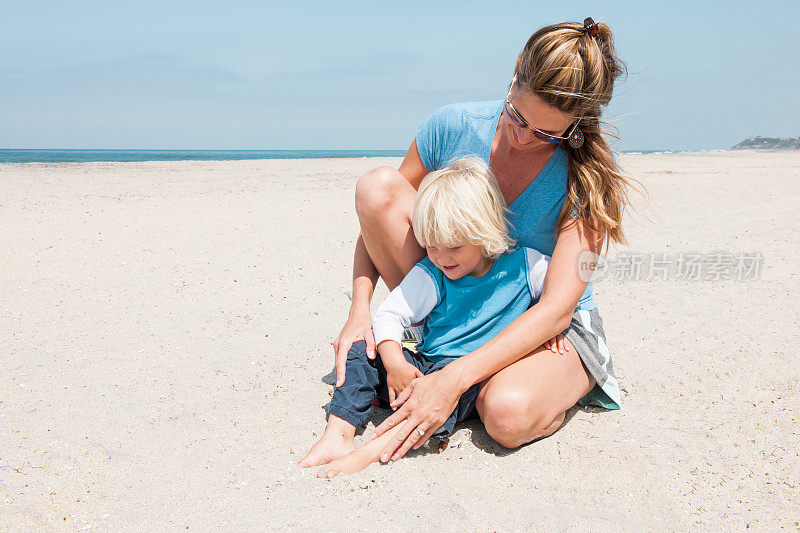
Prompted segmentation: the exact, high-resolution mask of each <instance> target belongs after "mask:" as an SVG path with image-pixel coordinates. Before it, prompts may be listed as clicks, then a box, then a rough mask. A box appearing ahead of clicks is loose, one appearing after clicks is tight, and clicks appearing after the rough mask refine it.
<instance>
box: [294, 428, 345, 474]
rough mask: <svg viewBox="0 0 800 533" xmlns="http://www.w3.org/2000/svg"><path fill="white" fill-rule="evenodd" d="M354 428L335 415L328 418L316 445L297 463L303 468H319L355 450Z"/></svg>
mask: <svg viewBox="0 0 800 533" xmlns="http://www.w3.org/2000/svg"><path fill="white" fill-rule="evenodd" d="M355 436H356V428H355V427H354V426H353V425H352V424H350V423H349V422H345V421H344V420H342V419H341V418H339V417H338V416H336V415H329V416H328V425H327V426H325V433H324V434H323V435H322V438H321V439H319V441H317V443H316V444H315V445H314V446H312V447H311V449H310V450H309V451H308V453H307V454H306V456H305V457H303V458H302V459H300V461H298V462H297V464H298V465H300V466H302V467H303V468H308V467H309V466H319V465H322V464H325V463H329V462H331V461H333V460H334V459H338V458H339V457H342V456H344V455H347V454H348V453H350V452H352V451H353V450H355V449H356V445H355V442H354V441H353V439H354V438H355Z"/></svg>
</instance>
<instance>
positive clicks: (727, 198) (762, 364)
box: [0, 152, 800, 531]
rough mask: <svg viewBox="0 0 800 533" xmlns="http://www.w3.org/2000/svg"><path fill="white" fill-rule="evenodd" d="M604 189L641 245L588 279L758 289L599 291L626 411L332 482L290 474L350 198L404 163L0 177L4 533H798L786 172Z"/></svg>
mask: <svg viewBox="0 0 800 533" xmlns="http://www.w3.org/2000/svg"><path fill="white" fill-rule="evenodd" d="M621 162H622V164H623V165H624V167H625V168H626V169H627V170H628V172H630V173H631V174H632V175H634V176H636V177H638V178H639V179H641V181H642V182H643V183H644V184H645V186H646V187H647V188H648V190H649V193H650V204H649V206H645V207H646V209H648V210H649V211H648V212H649V216H650V218H651V221H648V220H646V219H645V218H644V217H643V216H634V217H631V218H629V219H628V221H627V225H626V227H627V231H628V235H629V239H630V246H628V247H626V248H624V249H614V250H612V251H611V253H610V254H609V255H611V254H616V253H619V251H620V250H621V251H623V252H626V251H627V252H641V253H650V252H666V253H669V254H678V253H680V252H692V251H694V252H699V253H703V254H707V253H711V252H714V251H729V252H732V253H738V252H746V253H753V252H761V253H762V254H763V256H764V263H763V268H762V271H761V273H760V276H759V279H757V280H753V281H735V280H719V281H713V280H712V281H682V280H675V279H668V280H659V279H655V280H650V281H643V280H641V281H625V280H616V279H613V278H611V277H610V278H606V279H603V280H601V281H599V282H597V284H596V299H597V301H598V304H599V308H600V312H601V314H602V316H603V318H604V326H605V330H606V333H607V336H608V342H609V345H610V349H611V351H612V354H613V357H614V363H615V369H616V371H617V375H618V377H619V379H620V382H621V385H622V387H623V389H624V396H623V405H622V410H620V411H604V410H601V409H573V410H571V411H570V412H569V416H568V421H567V422H566V424H565V425H564V426H563V427H562V428H561V429H560V430H559V431H558V432H556V433H555V434H554V435H553V436H551V437H550V438H547V439H544V440H541V441H539V442H536V443H533V444H531V445H527V446H524V447H522V448H520V449H518V450H515V451H510V450H506V449H503V448H501V447H500V446H498V445H496V444H494V443H493V442H492V440H491V439H490V438H489V437H488V435H487V434H486V433H485V431H484V430H483V428H482V426H481V425H480V423H478V422H477V421H471V422H468V423H467V424H465V425H462V426H460V428H459V429H458V431H457V432H456V434H455V435H454V436H453V437H451V439H450V443H449V446H448V448H447V449H446V450H445V451H443V452H442V453H436V452H435V451H434V450H432V449H423V450H420V451H419V452H416V453H412V454H410V455H409V456H408V457H407V458H404V459H403V460H401V461H399V462H397V463H393V464H388V465H372V466H371V467H369V468H368V469H367V470H365V471H364V472H361V473H358V474H355V475H352V476H339V477H337V478H335V479H333V480H322V479H317V478H316V477H315V474H316V469H309V470H303V469H300V468H298V467H296V466H295V463H296V462H297V460H299V459H300V458H301V457H302V456H303V455H304V454H305V452H306V451H307V450H308V448H309V447H310V446H311V445H312V444H313V443H314V442H315V441H316V440H317V439H318V437H319V436H320V435H321V433H322V430H323V428H324V416H325V408H326V405H327V403H328V401H329V399H330V397H329V391H330V390H331V383H332V382H333V374H332V373H331V370H332V365H333V352H332V348H331V346H330V343H331V341H332V340H333V338H334V337H335V336H336V335H337V334H338V332H339V330H340V328H341V326H342V325H343V324H344V320H345V317H346V315H347V311H348V305H349V299H348V294H349V292H350V272H351V260H352V255H353V245H354V242H355V237H356V235H357V232H358V225H357V219H356V216H355V212H354V207H353V191H354V186H355V183H356V180H357V178H358V176H360V175H361V174H362V173H363V172H365V171H366V170H368V169H370V168H372V167H374V166H378V165H382V164H389V165H394V166H396V165H398V164H399V159H349V160H293V161H290V160H286V161H278V160H273V161H239V162H174V163H172V162H171V163H162V162H158V163H87V164H5V165H0V247H1V249H2V258H3V262H2V269H0V529H2V530H33V529H48V530H72V531H74V530H85V529H88V528H94V529H95V530H110V529H134V528H135V529H139V528H146V529H158V530H160V529H185V528H189V529H203V530H205V529H211V528H224V529H235V530H242V529H251V528H253V529H255V528H258V529H264V528H267V529H278V530H283V529H313V530H317V529H323V530H335V531H350V530H357V531H361V530H375V529H377V528H381V529H383V528H386V529H391V530H419V528H437V529H442V530H464V529H470V530H516V529H520V530H521V529H529V528H534V529H544V528H551V527H557V528H559V529H564V528H569V529H588V528H590V527H591V528H597V529H604V528H622V529H626V530H638V529H641V528H648V529H670V530H676V529H683V528H685V527H694V528H697V529H719V528H725V529H744V528H746V527H747V526H748V525H749V526H750V527H755V528H758V529H774V528H777V527H787V528H789V529H794V528H796V527H798V521H800V506H798V503H797V502H798V501H800V457H798V446H797V442H798V416H799V415H798V406H800V402H798V399H800V398H798V397H799V396H800V394H799V389H800V385H799V383H798V376H799V375H800V357H798V340H799V339H798V333H799V332H800V323H799V321H800V308H799V307H800V306H798V296H797V288H798V273H797V265H798V264H800V232H798V231H797V222H796V209H797V205H800V153H779V152H775V153H755V152H719V153H706V154H653V155H624V156H622V157H621ZM639 203H640V204H642V202H639ZM385 295H386V288H385V286H383V284H381V285H380V289H379V290H378V292H377V293H376V298H375V300H374V302H373V303H374V305H377V304H379V303H380V300H381V299H382V298H383V297H384V296H385ZM385 416H386V412H385V411H382V412H381V411H377V412H375V413H374V416H373V419H372V421H371V422H370V423H369V425H368V428H371V427H373V426H374V424H375V423H380V421H381V420H383V418H385ZM365 437H366V433H359V435H358V437H357V442H362V441H363V439H364V438H365Z"/></svg>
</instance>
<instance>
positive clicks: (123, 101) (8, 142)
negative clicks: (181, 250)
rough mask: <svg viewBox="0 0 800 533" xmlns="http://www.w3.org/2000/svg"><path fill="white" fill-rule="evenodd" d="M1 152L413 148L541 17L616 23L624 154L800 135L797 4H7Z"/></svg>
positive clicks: (497, 90)
mask: <svg viewBox="0 0 800 533" xmlns="http://www.w3.org/2000/svg"><path fill="white" fill-rule="evenodd" d="M4 4H5V5H4V6H3V8H2V16H1V17H0V148H132V149H134V148H141V149H145V148H150V149H158V148H161V149H215V148H216V149H405V148H407V147H408V145H409V144H410V142H411V140H412V138H413V136H414V133H415V130H416V124H417V123H418V122H419V121H421V120H423V119H424V118H426V117H427V116H428V115H429V114H430V113H431V112H432V111H433V110H435V109H436V108H437V107H439V106H441V105H444V104H447V103H451V102H458V101H476V100H493V99H500V98H502V97H503V96H504V95H505V90H506V88H507V85H508V83H509V78H510V75H511V71H512V68H513V65H514V60H515V58H516V56H517V54H518V53H519V51H520V49H521V48H522V46H523V44H524V43H525V41H526V40H527V38H528V37H529V36H530V34H531V33H532V32H533V31H535V30H536V29H538V28H539V27H541V26H543V25H546V24H550V23H554V22H560V21H565V20H583V19H584V18H585V17H587V16H592V17H594V19H595V20H597V21H603V22H606V23H607V24H609V25H610V26H611V28H612V30H613V31H614V33H615V36H616V41H617V48H618V52H619V55H620V57H622V59H623V60H624V61H625V62H626V64H627V65H628V69H629V72H630V74H629V76H628V78H627V79H626V80H624V81H622V82H621V83H619V84H618V86H617V88H616V90H615V96H614V100H613V101H612V104H611V105H610V106H609V108H608V109H607V110H606V111H605V116H606V118H607V119H608V120H609V121H610V122H611V123H613V124H616V125H617V127H618V128H619V135H620V137H621V138H622V141H621V142H617V143H616V144H615V145H614V146H615V148H616V149H618V150H639V149H724V148H728V147H730V146H731V145H733V144H735V143H736V142H738V141H740V140H741V139H743V138H744V137H747V136H752V135H763V136H783V137H789V136H791V137H797V136H800V124H798V122H799V121H800V90H798V87H800V51H799V50H798V46H797V41H796V35H797V32H798V26H800V2H796V1H793V0H792V1H788V0H787V1H785V2H769V1H762V2H752V1H749V2H736V1H734V2H701V1H694V2H680V1H675V2H669V3H667V2H661V3H659V4H655V3H650V2H602V3H600V2H580V1H572V2H549V3H546V4H545V3H542V2H518V3H517V2H507V3H503V2H497V3H495V4H494V5H493V6H492V7H489V3H488V2H471V1H461V2H457V3H456V2H454V3H444V2H433V1H428V2H396V3H392V4H389V3H386V4H384V3H382V2H344V3H329V2H320V3H318V2H302V3H301V2H288V3H287V2H283V3H280V4H275V5H273V4H272V3H271V2H237V1H229V2H226V3H222V2H216V3H206V2H148V1H140V2H75V3H66V2H35V3H34V2H15V3H13V4H12V3H11V2H4Z"/></svg>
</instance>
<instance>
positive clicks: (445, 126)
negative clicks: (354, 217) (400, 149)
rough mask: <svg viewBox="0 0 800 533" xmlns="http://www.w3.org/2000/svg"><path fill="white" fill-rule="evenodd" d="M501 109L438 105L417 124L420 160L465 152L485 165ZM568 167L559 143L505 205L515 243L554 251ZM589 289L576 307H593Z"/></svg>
mask: <svg viewBox="0 0 800 533" xmlns="http://www.w3.org/2000/svg"><path fill="white" fill-rule="evenodd" d="M502 112H503V101H502V100H498V101H494V102H468V103H459V104H450V105H446V106H444V107H440V108H439V109H437V110H436V111H435V112H434V113H433V115H431V116H430V117H429V118H428V119H426V120H424V121H422V122H420V124H419V126H418V127H417V138H416V140H417V150H418V151H419V155H420V158H421V159H422V164H423V165H425V168H426V169H428V170H429V171H431V172H432V171H434V170H438V169H440V168H444V167H446V166H447V165H448V164H449V163H451V162H452V161H454V160H456V159H458V158H460V157H466V156H477V157H480V158H481V159H483V160H484V161H486V164H489V158H490V156H491V151H492V142H493V141H494V134H495V132H496V131H497V124H498V122H499V120H500V116H501V115H502ZM567 171H568V161H567V153H566V152H565V151H564V149H563V148H561V147H560V146H559V147H557V148H556V151H555V152H553V155H552V156H550V159H549V160H548V162H547V164H546V165H545V167H544V168H543V169H542V171H541V172H540V173H539V175H538V176H536V179H534V180H533V181H532V182H531V184H530V185H529V186H528V188H527V189H525V190H524V191H523V192H522V194H520V195H519V197H517V199H516V200H514V201H513V202H512V203H511V205H509V206H508V208H509V209H510V210H511V213H509V214H508V221H509V223H510V224H511V227H510V228H509V234H510V235H511V237H512V238H514V239H516V240H517V244H518V245H519V246H525V247H528V248H534V249H536V250H538V251H540V252H542V253H543V254H545V255H550V256H552V255H553V250H554V249H555V246H556V238H557V235H556V223H557V222H558V217H559V215H560V214H561V209H562V208H563V207H564V202H565V201H566V199H567ZM593 290H594V289H593V287H592V283H591V282H590V283H589V284H588V285H587V287H586V290H585V291H584V293H583V295H582V296H581V299H580V301H579V302H578V305H577V309H584V310H587V311H589V310H591V309H594V308H595V307H597V305H596V304H595V301H594V298H593V296H592V294H593Z"/></svg>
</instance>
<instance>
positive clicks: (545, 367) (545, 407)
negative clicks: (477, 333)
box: [475, 339, 595, 448]
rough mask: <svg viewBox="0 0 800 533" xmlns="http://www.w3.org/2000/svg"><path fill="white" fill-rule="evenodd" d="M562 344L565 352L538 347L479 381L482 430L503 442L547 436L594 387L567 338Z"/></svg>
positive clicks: (516, 442)
mask: <svg viewBox="0 0 800 533" xmlns="http://www.w3.org/2000/svg"><path fill="white" fill-rule="evenodd" d="M564 343H565V345H566V346H568V347H569V351H566V352H565V353H564V354H557V353H553V352H551V351H550V350H547V349H545V348H544V347H543V346H540V347H538V348H537V349H536V350H534V351H532V352H531V353H529V354H528V355H526V356H525V357H523V358H522V359H520V360H519V361H516V362H514V363H512V364H510V365H508V366H507V367H506V368H504V369H503V370H501V371H499V372H498V373H496V374H495V375H493V376H492V377H490V378H488V379H487V380H485V381H483V382H482V383H481V385H480V392H479V393H478V398H477V401H476V405H475V407H476V409H477V411H478V414H479V415H480V417H481V420H482V421H483V424H484V426H485V427H486V432H487V433H489V435H490V436H491V437H492V438H493V439H494V440H495V441H497V442H498V443H499V444H501V445H502V446H505V447H506V448H516V447H518V446H521V445H522V444H525V443H527V442H530V441H532V440H534V439H537V438H539V437H545V436H547V435H550V434H551V433H553V432H554V431H555V430H557V429H558V428H559V427H560V426H561V424H563V423H564V416H565V413H566V411H567V409H569V408H570V407H572V406H573V405H575V402H577V401H578V400H579V399H581V398H582V397H583V396H585V395H586V394H588V393H589V391H591V390H592V388H593V387H594V385H595V380H594V378H592V376H591V375H589V373H588V372H587V370H586V367H585V366H584V365H583V362H582V361H581V359H580V356H578V353H577V351H576V350H575V347H574V346H573V345H572V343H571V342H570V341H569V340H568V339H564Z"/></svg>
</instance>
